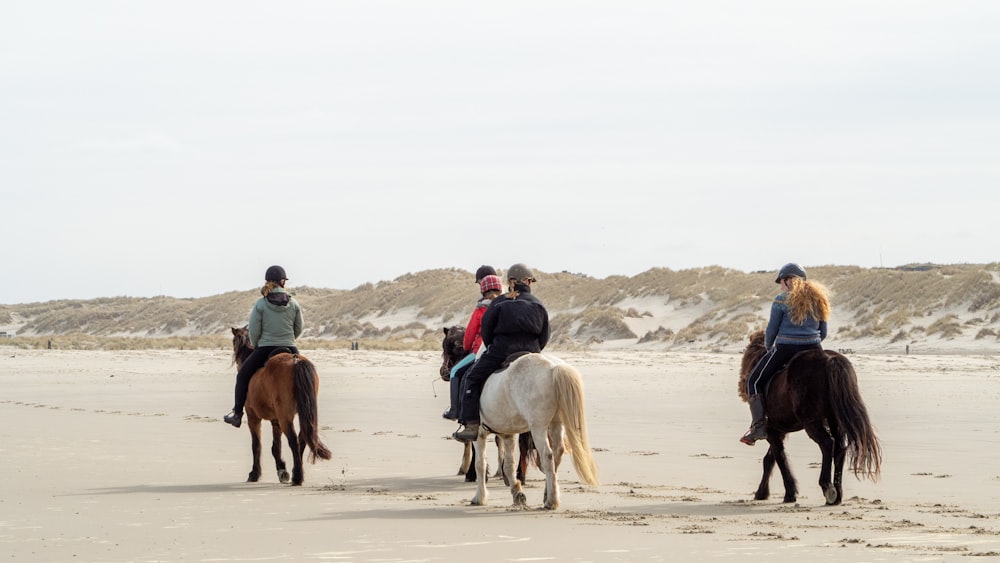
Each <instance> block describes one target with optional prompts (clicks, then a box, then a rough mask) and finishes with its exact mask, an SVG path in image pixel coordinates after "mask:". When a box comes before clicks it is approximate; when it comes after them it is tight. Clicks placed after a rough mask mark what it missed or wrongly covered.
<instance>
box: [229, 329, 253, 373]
mask: <svg viewBox="0 0 1000 563" xmlns="http://www.w3.org/2000/svg"><path fill="white" fill-rule="evenodd" d="M232 329H233V362H232V363H233V364H236V368H237V369H239V368H240V367H242V366H243V361H244V360H246V359H247V358H248V357H250V354H252V353H253V346H252V345H251V344H250V327H249V326H247V325H243V327H242V328H237V327H235V326H234V327H232Z"/></svg>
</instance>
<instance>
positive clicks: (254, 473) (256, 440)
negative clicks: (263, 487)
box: [247, 409, 261, 483]
mask: <svg viewBox="0 0 1000 563" xmlns="http://www.w3.org/2000/svg"><path fill="white" fill-rule="evenodd" d="M247 429H249V430H250V452H251V453H252V455H253V465H252V466H251V467H250V474H249V475H247V483H256V482H257V481H259V480H260V448H261V445H260V418H259V417H258V416H256V415H255V414H254V413H253V411H251V410H250V409H247Z"/></svg>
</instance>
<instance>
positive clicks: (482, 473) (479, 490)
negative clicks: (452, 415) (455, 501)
mask: <svg viewBox="0 0 1000 563" xmlns="http://www.w3.org/2000/svg"><path fill="white" fill-rule="evenodd" d="M475 447H476V496H474V497H472V504H474V505H476V506H482V505H484V504H486V497H487V496H488V495H487V493H486V456H484V455H483V453H485V451H486V436H485V435H484V434H483V433H482V431H480V434H479V437H477V438H476V446H475Z"/></svg>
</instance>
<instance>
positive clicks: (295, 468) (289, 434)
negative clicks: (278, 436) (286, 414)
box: [281, 419, 305, 485]
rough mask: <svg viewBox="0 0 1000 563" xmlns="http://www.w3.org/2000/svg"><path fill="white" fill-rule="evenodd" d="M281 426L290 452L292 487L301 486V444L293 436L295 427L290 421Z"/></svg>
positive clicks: (302, 477)
mask: <svg viewBox="0 0 1000 563" xmlns="http://www.w3.org/2000/svg"><path fill="white" fill-rule="evenodd" d="M281 426H282V430H283V431H284V433H285V439H286V440H288V449H289V450H291V451H292V485H301V484H302V481H303V480H304V479H305V476H304V473H303V469H302V444H300V443H299V438H298V436H297V435H296V434H295V425H294V424H292V419H288V420H287V421H285V423H284V424H282V425H281Z"/></svg>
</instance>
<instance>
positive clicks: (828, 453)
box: [805, 423, 843, 505]
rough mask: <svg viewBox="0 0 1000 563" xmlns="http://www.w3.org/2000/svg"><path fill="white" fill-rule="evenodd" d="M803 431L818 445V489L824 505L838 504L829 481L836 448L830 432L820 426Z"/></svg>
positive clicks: (813, 425)
mask: <svg viewBox="0 0 1000 563" xmlns="http://www.w3.org/2000/svg"><path fill="white" fill-rule="evenodd" d="M805 431H806V434H808V435H809V437H810V438H812V440H813V442H816V444H817V445H819V451H820V454H821V455H822V460H821V461H820V470H819V488H820V489H822V490H823V496H824V497H826V504H828V505H836V504H840V500H839V495H838V494H837V489H836V487H834V484H833V482H832V479H831V477H832V475H831V473H832V472H833V464H834V457H835V455H836V448H837V446H836V442H835V440H834V439H833V436H831V435H830V432H828V431H827V429H826V427H825V426H823V425H822V424H819V423H816V424H810V425H809V426H806V428H805ZM840 468H841V470H843V460H841V462H840ZM838 481H839V479H838Z"/></svg>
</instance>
